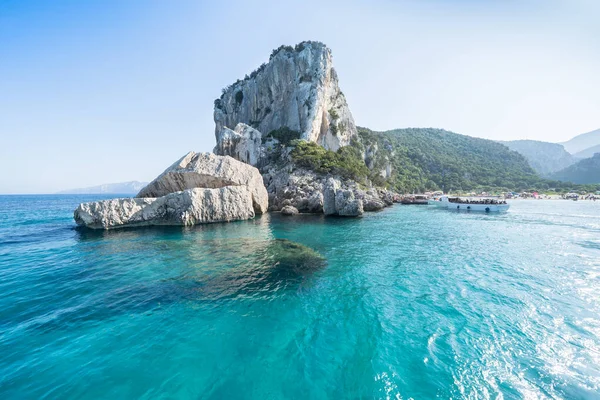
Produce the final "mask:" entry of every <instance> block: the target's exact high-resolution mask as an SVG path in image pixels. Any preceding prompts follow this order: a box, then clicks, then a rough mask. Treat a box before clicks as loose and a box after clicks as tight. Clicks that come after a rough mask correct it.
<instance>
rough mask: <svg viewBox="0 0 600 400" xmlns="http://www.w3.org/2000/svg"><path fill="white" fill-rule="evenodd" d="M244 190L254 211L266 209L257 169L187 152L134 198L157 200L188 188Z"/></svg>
mask: <svg viewBox="0 0 600 400" xmlns="http://www.w3.org/2000/svg"><path fill="white" fill-rule="evenodd" d="M225 186H246V187H247V188H248V190H249V191H250V193H251V198H252V204H253V207H254V211H255V212H256V213H257V214H262V213H264V212H266V211H267V208H268V207H269V195H268V193H267V190H266V189H265V186H264V183H263V179H262V176H261V175H260V173H259V172H258V169H256V168H254V167H252V166H250V165H248V164H245V163H243V162H240V161H237V160H235V159H233V158H231V157H223V156H218V155H215V154H212V153H194V152H193V151H191V152H189V153H188V154H186V155H185V156H183V158H181V159H180V160H178V161H177V162H176V163H175V164H173V165H171V166H170V167H169V168H167V169H166V170H165V171H164V172H163V173H162V174H160V175H159V176H158V177H157V178H156V179H154V180H153V181H152V182H150V183H149V184H148V186H146V187H145V188H143V189H142V190H141V191H140V192H139V193H138V195H137V196H136V197H161V196H165V195H167V194H169V193H173V192H179V191H182V190H186V189H192V188H212V189H215V188H223V187H225Z"/></svg>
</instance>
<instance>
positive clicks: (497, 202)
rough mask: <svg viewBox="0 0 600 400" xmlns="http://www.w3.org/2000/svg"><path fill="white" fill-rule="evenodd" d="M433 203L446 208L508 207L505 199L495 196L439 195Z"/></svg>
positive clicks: (484, 209) (493, 209) (486, 209)
mask: <svg viewBox="0 0 600 400" xmlns="http://www.w3.org/2000/svg"><path fill="white" fill-rule="evenodd" d="M432 204H433V205H436V206H439V207H445V208H447V209H448V210H457V211H480V212H486V213H489V212H504V211H507V210H508V209H509V208H510V205H509V204H508V203H506V200H504V199H501V198H496V197H448V196H441V197H440V198H439V200H437V201H434V202H432Z"/></svg>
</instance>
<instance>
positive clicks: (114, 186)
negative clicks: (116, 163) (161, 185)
mask: <svg viewBox="0 0 600 400" xmlns="http://www.w3.org/2000/svg"><path fill="white" fill-rule="evenodd" d="M147 184H148V182H138V181H131V182H119V183H106V184H104V185H98V186H91V187H86V188H79V189H70V190H63V191H61V192H58V194H137V193H138V192H139V191H140V190H141V189H142V188H143V187H144V186H146V185H147Z"/></svg>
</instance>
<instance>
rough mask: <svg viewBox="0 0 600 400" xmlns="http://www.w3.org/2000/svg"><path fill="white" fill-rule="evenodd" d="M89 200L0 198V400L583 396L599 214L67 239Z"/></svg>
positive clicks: (595, 329) (526, 208)
mask: <svg viewBox="0 0 600 400" xmlns="http://www.w3.org/2000/svg"><path fill="white" fill-rule="evenodd" d="M98 198H101V196H0V398H1V399H12V398H15V399H41V398H48V399H58V398H60V399H69V398H71V399H84V398H90V399H97V398H110V399H122V398H146V399H157V398H180V399H199V398H206V399H246V398H248V399H250V398H253V399H309V398H310V399H325V398H336V399H338V398H350V399H355V398H393V399H408V398H415V399H433V398H442V399H446V398H455V399H456V398H474V399H476V398H504V399H513V398H565V399H598V398H600V394H599V393H600V202H596V203H591V202H581V201H580V202H569V201H515V202H513V203H512V207H511V209H510V211H509V212H508V213H507V214H504V215H485V214H465V213H456V212H449V211H445V210H439V209H431V208H429V207H426V206H395V207H392V208H389V209H387V210H385V211H383V212H380V213H370V214H366V215H365V216H364V217H363V218H358V219H336V218H330V219H325V218H323V217H321V216H304V217H297V218H296V217H282V216H279V215H277V214H271V215H265V216H262V217H260V218H257V219H255V220H253V221H244V222H236V223H230V224H215V225H206V226H200V227H194V228H187V229H183V228H145V229H137V230H120V231H109V232H92V231H80V230H76V229H74V223H73V221H72V211H73V209H74V207H75V206H76V205H77V204H78V203H79V202H81V201H89V200H95V199H98ZM279 239H287V240H288V241H291V242H288V241H283V240H279ZM292 242H293V243H292ZM296 243H297V244H299V245H302V246H306V248H305V247H302V246H298V245H296ZM313 251H314V252H316V253H318V254H316V253H314V252H313ZM319 255H320V256H319ZM321 256H322V258H321Z"/></svg>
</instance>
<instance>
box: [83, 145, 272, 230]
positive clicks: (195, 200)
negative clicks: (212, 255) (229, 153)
mask: <svg viewBox="0 0 600 400" xmlns="http://www.w3.org/2000/svg"><path fill="white" fill-rule="evenodd" d="M268 206H269V200H268V193H267V189H266V188H265V186H264V184H263V180H262V177H261V175H260V173H259V172H258V170H257V169H256V168H254V167H252V166H250V165H248V164H244V163H243V162H241V161H237V160H234V159H233V158H231V157H222V156H217V155H215V154H211V153H200V154H196V153H194V152H190V153H188V154H186V155H185V156H184V157H182V158H181V159H180V160H178V161H177V162H176V163H175V164H173V165H171V166H170V167H169V168H167V169H166V170H165V171H164V172H163V173H162V174H160V175H159V176H158V177H157V178H156V179H155V180H153V181H152V182H150V183H149V184H148V185H147V186H146V187H144V188H143V189H142V190H141V191H140V193H138V195H137V197H136V198H133V199H131V198H129V199H113V200H104V201H96V202H91V203H83V204H80V205H79V207H77V209H76V210H75V213H74V218H75V222H76V223H77V224H78V225H81V226H86V227H88V228H92V229H111V228H119V227H134V226H145V225H196V224H204V223H211V222H225V221H235V220H242V219H249V218H253V217H254V216H255V215H256V214H257V213H264V212H266V211H267V208H268Z"/></svg>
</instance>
